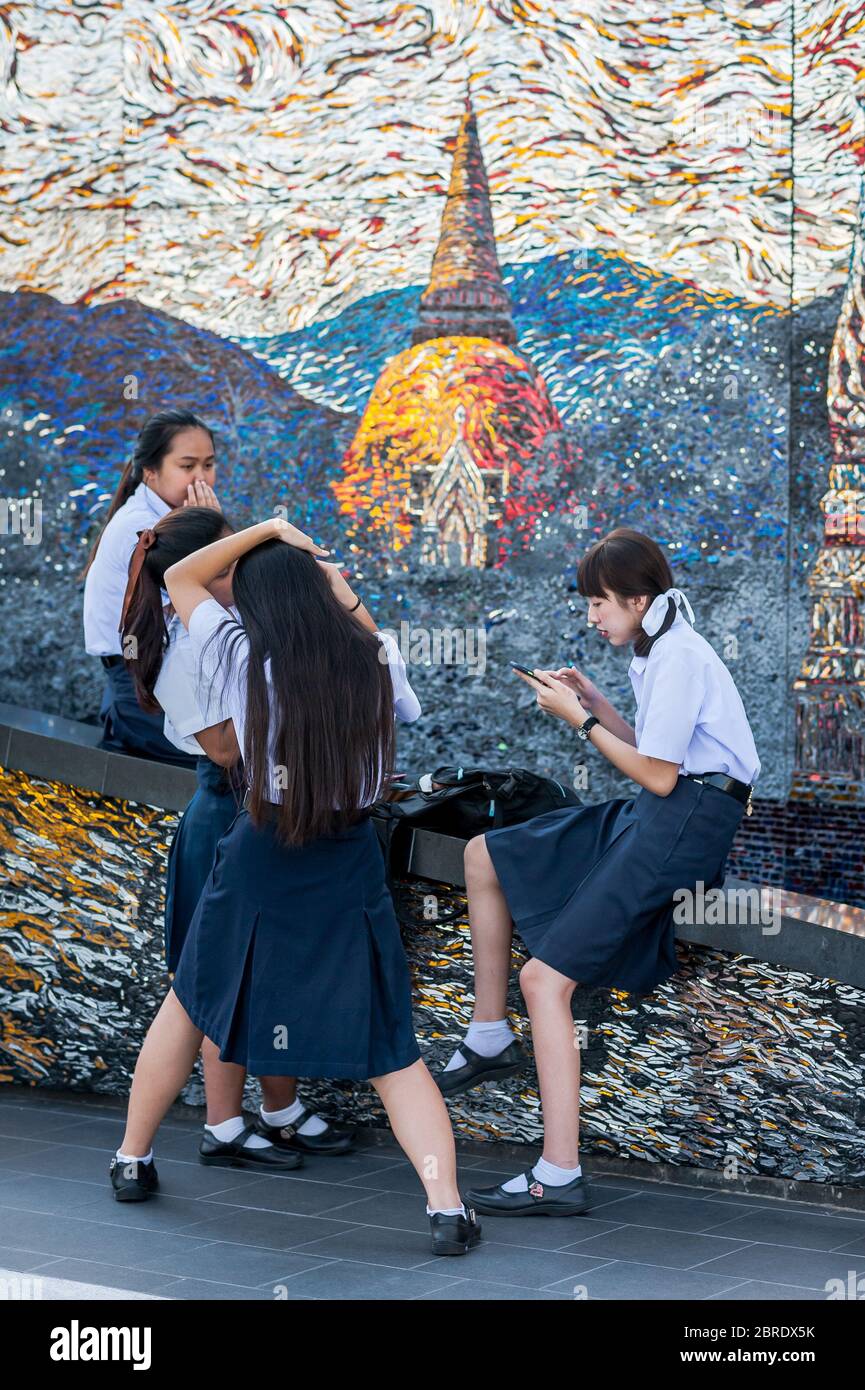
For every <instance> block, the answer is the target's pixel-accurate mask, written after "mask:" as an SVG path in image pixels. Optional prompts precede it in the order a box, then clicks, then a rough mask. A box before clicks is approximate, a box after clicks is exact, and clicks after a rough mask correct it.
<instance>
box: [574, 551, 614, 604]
mask: <svg viewBox="0 0 865 1390" xmlns="http://www.w3.org/2000/svg"><path fill="white" fill-rule="evenodd" d="M577 589H578V590H579V592H580V593H581V594H582V596H583V598H603V597H604V594H605V593H612V591H613V586H612V584H611V583H610V572H609V565H608V562H607V543H606V541H605V540H603V541H598V542H597V543H596V544H595V545H593V546H592V548H591V550H588V551H586V554H585V555H584V556H583V558H582V559H581V560H580V563H579V565H578V567H577Z"/></svg>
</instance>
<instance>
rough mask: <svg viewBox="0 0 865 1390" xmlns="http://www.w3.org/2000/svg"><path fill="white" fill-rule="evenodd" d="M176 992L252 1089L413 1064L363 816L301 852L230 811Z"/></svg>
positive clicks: (394, 947)
mask: <svg viewBox="0 0 865 1390" xmlns="http://www.w3.org/2000/svg"><path fill="white" fill-rule="evenodd" d="M174 992H175V994H176V996H177V998H178V999H179V1001H180V1003H181V1004H182V1005H183V1007H184V1009H185V1010H186V1012H187V1013H188V1015H189V1017H190V1018H191V1019H192V1021H193V1023H194V1024H195V1025H196V1027H198V1028H200V1029H201V1030H202V1032H203V1033H204V1034H205V1036H206V1037H208V1038H210V1039H211V1041H212V1042H214V1043H216V1045H217V1047H218V1048H219V1055H220V1058H221V1060H222V1061H223V1062H236V1063H239V1064H240V1065H241V1066H244V1067H246V1069H247V1071H249V1072H251V1073H252V1074H253V1075H255V1076H311V1077H316V1076H321V1077H333V1078H341V1079H345V1080H360V1079H368V1078H369V1077H375V1076H385V1075H387V1074H388V1073H389V1072H394V1071H400V1070H402V1068H404V1067H408V1066H411V1065H412V1063H414V1062H416V1061H417V1060H418V1059H419V1057H420V1049H419V1048H418V1045H417V1039H416V1038H415V1034H414V1027H413V1024H412V1001H411V980H410V976H409V969H408V963H407V961H406V958H405V952H404V950H403V945H402V940H401V937H400V932H399V924H398V923H397V920H396V916H395V914H394V910H393V903H392V901H391V897H390V894H389V892H388V889H387V885H386V883H385V876H384V861H383V859H382V853H381V850H380V848H379V843H378V837H377V835H376V833H375V830H374V828H373V825H372V822H371V821H370V819H369V816H368V815H366V816H365V817H364V818H363V820H361V821H360V822H359V823H358V824H357V825H354V826H351V827H350V828H348V829H347V830H344V831H341V832H339V833H338V834H336V835H331V836H322V837H320V838H319V839H317V840H314V841H313V842H312V843H310V844H308V845H304V846H302V847H286V846H284V845H281V844H280V843H279V842H278V840H277V839H276V834H275V827H274V822H273V821H270V820H268V821H266V822H265V823H264V825H263V826H261V827H256V826H254V825H253V823H252V819H251V817H250V815H249V812H248V811H246V810H241V811H240V812H239V814H238V815H237V817H236V818H235V820H234V821H233V823H232V825H231V828H230V829H229V830H228V832H227V834H225V835H224V836H223V837H222V839H221V840H220V841H219V844H218V846H217V850H216V859H215V862H214V864H213V868H212V870H211V872H210V875H209V877H208V880H207V883H206V885H205V888H204V891H203V893H202V895H201V898H200V899H199V902H198V905H197V907H196V909H195V913H194V915H193V918H192V922H191V924H190V927H189V933H188V935H187V938H186V943H185V945H184V947H183V951H182V953H181V956H180V961H179V964H178V967H177V974H176V975H175V978H174Z"/></svg>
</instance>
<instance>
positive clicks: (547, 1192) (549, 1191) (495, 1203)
mask: <svg viewBox="0 0 865 1390" xmlns="http://www.w3.org/2000/svg"><path fill="white" fill-rule="evenodd" d="M525 1176H526V1178H527V1180H528V1184H529V1188H528V1191H527V1192H505V1190H504V1188H503V1187H479V1188H477V1189H473V1190H472V1191H470V1192H467V1193H466V1201H467V1202H471V1204H472V1206H473V1207H476V1208H477V1210H478V1211H481V1212H484V1213H485V1215H487V1216H581V1215H582V1213H583V1212H584V1211H588V1210H589V1208H590V1207H591V1201H590V1198H589V1189H588V1187H587V1186H586V1182H585V1179H584V1178H583V1177H582V1175H581V1176H580V1177H578V1178H574V1180H573V1182H568V1183H565V1184H564V1185H563V1186H562V1187H544V1185H543V1183H540V1182H538V1180H537V1178H536V1177H535V1175H534V1173H533V1172H532V1171H531V1169H529V1171H528V1172H527V1173H526V1175H525ZM508 1181H509V1179H508Z"/></svg>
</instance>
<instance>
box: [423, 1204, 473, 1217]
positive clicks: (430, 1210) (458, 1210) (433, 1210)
mask: <svg viewBox="0 0 865 1390" xmlns="http://www.w3.org/2000/svg"><path fill="white" fill-rule="evenodd" d="M426 1214H427V1216H435V1215H436V1214H438V1215H439V1216H465V1214H466V1209H465V1207H464V1206H459V1207H429V1206H428V1207H427V1209H426Z"/></svg>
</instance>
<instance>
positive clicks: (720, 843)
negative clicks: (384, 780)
mask: <svg viewBox="0 0 865 1390" xmlns="http://www.w3.org/2000/svg"><path fill="white" fill-rule="evenodd" d="M578 585H579V590H580V593H581V594H582V595H583V596H584V597H585V598H587V599H588V600H589V611H588V621H589V625H590V626H592V627H594V628H596V629H597V630H598V632H599V633H600V635H601V636H602V638H603V639H604V640H605V641H607V642H609V644H610V645H611V646H613V647H622V648H626V647H631V648H632V650H633V656H632V660H631V663H630V666H629V670H628V674H629V676H630V679H631V684H632V687H633V691H634V695H635V698H636V703H637V714H636V721H635V724H634V726H633V727H632V726H631V725H630V724H629V723H628V721H627V720H626V719H624V718H622V716H621V715H620V714H618V713H617V712H616V710H615V709H614V708H613V706H612V705H611V704H610V702H609V700H607V699H606V697H605V696H603V695H602V694H601V692H600V691H599V690H598V689H597V688H596V687H595V686H594V685H593V684H592V682H591V681H590V680H589V679H588V677H587V676H586V675H585V674H584V673H583V672H581V671H579V670H577V669H576V668H564V669H561V670H557V671H547V670H539V669H537V668H535V670H534V674H533V675H532V676H523V677H521V679H524V680H525V681H526V684H528V685H529V686H530V688H531V689H532V690H533V691H534V692H535V694H536V697H537V703H538V705H539V707H540V708H541V709H542V710H543V711H544V712H545V713H546V714H551V715H553V716H554V717H556V718H558V719H562V720H563V721H564V722H565V723H566V724H569V725H570V726H571V727H572V728H573V729H575V730H576V732H577V735H578V737H579V738H580V739H581V740H583V742H584V745H588V744H591V745H592V746H593V747H594V748H595V750H596V751H597V753H599V754H600V755H601V756H602V757H604V758H606V759H607V760H608V761H609V762H611V763H612V764H613V766H614V767H616V768H618V770H619V771H620V772H622V773H624V774H625V776H627V777H629V778H631V779H632V780H633V781H634V782H636V783H637V785H638V786H639V788H640V791H639V792H638V794H637V795H636V796H635V797H627V798H616V799H613V800H610V801H605V802H602V803H600V804H599V805H595V806H580V807H568V808H566V809H564V810H560V811H550V812H548V813H547V814H545V815H541V816H537V817H535V818H534V819H533V820H530V821H527V822H525V823H524V824H521V825H516V826H507V827H503V828H502V829H499V830H493V831H489V832H487V834H485V835H479V836H477V837H476V838H475V839H473V840H470V841H469V843H468V845H467V846H466V851H465V866H466V883H467V889H468V901H469V917H470V922H471V931H472V945H473V949H474V963H475V977H476V982H477V990H476V998H475V1012H474V1018H473V1022H472V1025H471V1027H470V1029H469V1033H468V1034H467V1037H466V1042H465V1043H464V1044H462V1045H461V1047H460V1049H459V1051H458V1053H457V1054H456V1055H455V1056H454V1057H453V1058H452V1059H451V1062H450V1063H449V1064H448V1066H447V1067H446V1068H445V1070H444V1071H443V1072H441V1073H439V1075H438V1078H437V1080H438V1083H439V1086H440V1088H441V1090H442V1091H443V1092H444V1094H445V1095H454V1094H457V1093H458V1092H460V1091H465V1090H467V1089H469V1088H470V1087H472V1086H475V1085H478V1084H480V1082H482V1081H484V1080H488V1079H491V1078H496V1077H500V1076H504V1075H510V1074H512V1073H513V1072H514V1071H515V1070H518V1069H519V1068H520V1067H522V1066H524V1065H525V1064H526V1061H527V1059H526V1056H525V1054H524V1053H523V1051H522V1049H521V1048H520V1046H519V1044H518V1043H517V1042H516V1040H515V1039H514V1036H513V1034H512V1032H511V1030H510V1028H509V1027H508V1024H507V1021H506V1018H505V1000H506V995H507V982H508V972H509V964H510V945H511V935H512V931H513V927H514V926H516V929H517V931H518V932H519V934H520V936H521V937H522V939H523V941H524V942H525V944H526V946H527V947H528V949H529V951H530V953H531V957H532V958H531V959H530V960H529V961H528V962H527V963H526V964H525V965H524V966H523V968H522V970H521V972H520V987H521V989H522V992H523V996H524V998H525V1000H526V1005H527V1007H528V1011H529V1018H530V1020H531V1025H532V1043H533V1046H534V1053H535V1061H536V1064H537V1070H538V1080H539V1083H540V1092H541V1103H542V1106H543V1115H544V1148H543V1155H542V1157H541V1158H540V1160H539V1161H538V1162H537V1163H536V1164H535V1165H534V1166H533V1167H532V1168H531V1169H529V1170H528V1171H527V1172H525V1173H522V1174H518V1175H517V1176H516V1177H514V1178H511V1179H509V1180H508V1181H506V1182H504V1183H502V1184H500V1185H499V1186H498V1187H491V1188H484V1189H480V1190H476V1191H470V1192H469V1193H468V1194H467V1196H468V1199H469V1200H470V1201H471V1202H473V1204H474V1205H475V1206H476V1207H477V1209H478V1210H479V1211H481V1212H490V1213H495V1214H497V1215H504V1216H524V1215H528V1214H531V1213H541V1214H549V1215H554V1216H568V1215H576V1214H579V1213H580V1212H582V1211H585V1210H587V1209H588V1206H589V1196H588V1193H587V1189H586V1185H585V1182H584V1179H583V1176H582V1168H581V1165H580V1162H579V1084H580V1054H579V1050H578V1048H577V1047H576V1046H575V1040H574V1028H573V1019H572V1016H571V998H572V995H573V992H574V989H575V987H576V985H577V984H581V985H584V986H589V987H604V988H614V989H620V990H626V991H633V992H636V993H639V994H648V993H650V992H651V991H652V990H654V989H655V988H656V987H657V986H658V985H659V984H661V983H663V981H665V980H667V979H669V978H670V976H671V975H672V974H673V973H674V971H675V970H676V953H675V942H674V924H673V911H674V895H676V894H677V893H678V892H679V890H682V889H685V890H690V891H691V892H692V893H694V894H695V896H696V895H697V893H698V892H699V885H702V886H703V889H706V888H714V887H720V886H721V885H722V884H723V881H724V868H725V864H726V859H727V855H728V852H729V850H730V847H731V845H732V842H733V838H734V836H735V834H736V831H737V830H738V828H739V824H740V821H741V819H742V816H743V815H744V813H745V808H746V804H748V803H749V800H750V795H751V788H752V785H753V783H754V782H755V781H756V779H757V777H758V776H759V773H760V760H759V758H758V757H757V751H756V748H755V747H754V739H753V737H752V734H751V729H750V727H749V724H748V720H747V717H746V715H745V710H744V707H743V705H742V700H741V698H740V696H739V692H738V691H737V689H736V686H735V683H734V681H733V678H732V676H731V675H730V672H729V671H728V670H727V667H726V666H725V665H724V663H723V662H722V661H721V659H720V657H719V656H718V655H717V654H716V652H715V651H714V649H713V648H712V647H711V646H710V645H709V643H708V642H707V641H706V640H705V638H703V637H701V636H700V635H699V633H697V632H695V630H694V628H693V626H692V622H693V613H692V610H691V606H690V604H689V603H688V600H687V599H686V597H685V595H684V594H683V593H682V592H681V590H680V589H677V588H675V587H674V585H673V576H672V573H671V571H670V566H669V564H668V562H667V559H666V557H665V555H664V553H663V551H662V550H661V549H660V547H659V546H658V545H657V544H656V543H655V542H654V541H653V540H652V539H651V538H650V537H648V536H645V535H642V534H641V533H640V532H637V531H632V530H630V529H628V528H625V527H622V528H619V529H617V530H615V531H613V532H611V533H610V535H608V536H606V537H605V538H604V539H603V540H600V541H598V542H597V544H596V545H594V546H592V548H591V549H590V550H589V551H588V553H587V554H586V555H584V556H583V558H582V560H581V561H580V566H579V572H578ZM685 613H687V614H688V615H689V618H690V621H686V618H685Z"/></svg>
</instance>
